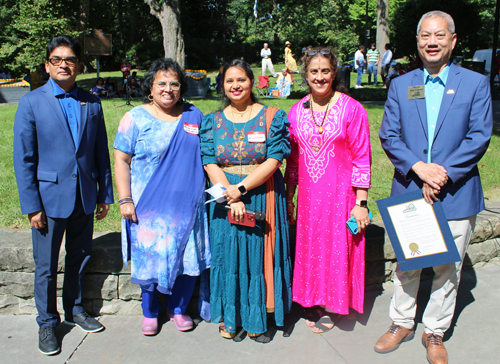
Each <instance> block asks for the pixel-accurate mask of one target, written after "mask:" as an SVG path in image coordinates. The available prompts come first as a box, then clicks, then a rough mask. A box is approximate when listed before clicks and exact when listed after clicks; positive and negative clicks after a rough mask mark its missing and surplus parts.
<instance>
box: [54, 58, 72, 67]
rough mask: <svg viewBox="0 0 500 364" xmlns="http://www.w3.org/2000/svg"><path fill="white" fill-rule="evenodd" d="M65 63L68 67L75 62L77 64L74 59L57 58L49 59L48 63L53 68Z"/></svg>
mask: <svg viewBox="0 0 500 364" xmlns="http://www.w3.org/2000/svg"><path fill="white" fill-rule="evenodd" d="M63 61H64V62H66V64H67V65H68V66H74V65H75V64H76V62H78V58H76V57H68V58H59V57H52V58H49V62H50V64H51V65H53V66H60V65H61V63H63Z"/></svg>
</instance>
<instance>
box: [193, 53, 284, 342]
mask: <svg viewBox="0 0 500 364" xmlns="http://www.w3.org/2000/svg"><path fill="white" fill-rule="evenodd" d="M222 79H223V91H224V93H223V103H224V108H223V109H222V110H220V111H218V112H216V113H212V114H209V115H206V116H205V117H204V118H203V121H202V124H201V128H200V137H201V151H202V161H203V165H204V168H205V171H206V172H207V174H208V177H209V179H210V182H211V183H212V184H213V185H215V184H217V183H220V184H221V185H222V186H224V187H225V188H226V190H225V196H226V200H227V204H228V205H229V206H230V209H231V211H230V214H231V217H232V218H233V219H235V220H236V221H242V220H243V218H244V214H245V212H246V210H253V211H263V212H265V213H266V219H265V221H257V223H256V226H255V227H248V226H243V225H240V224H232V223H230V222H229V220H228V212H227V211H225V210H223V209H220V208H216V207H215V203H212V204H211V206H210V216H209V225H210V228H209V232H210V242H211V243H210V245H211V253H212V265H211V272H210V313H211V317H212V322H215V323H218V324H220V325H219V331H220V333H221V335H222V337H224V338H233V337H234V336H235V335H236V329H237V328H238V327H242V328H243V329H244V330H246V331H247V332H248V334H249V336H250V337H257V336H259V335H260V334H262V333H264V332H266V331H267V321H268V319H270V320H271V322H272V321H274V323H275V324H276V325H277V326H283V324H284V315H285V314H286V313H289V312H290V308H291V264H290V251H289V249H290V248H289V239H288V222H287V219H286V205H285V187H284V182H283V176H282V174H281V171H280V170H279V167H280V165H281V163H282V161H283V159H285V158H287V157H288V155H289V154H290V143H289V141H288V119H287V116H286V113H285V112H284V111H283V110H278V109H274V108H268V107H267V106H264V105H261V104H259V103H257V102H256V100H255V96H254V95H253V93H252V88H253V84H254V75H253V72H252V70H251V69H250V66H249V65H248V63H246V62H245V61H242V60H234V61H232V62H230V63H229V64H227V65H226V66H225V67H224V70H223V73H222Z"/></svg>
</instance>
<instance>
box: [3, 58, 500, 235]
mask: <svg viewBox="0 0 500 364" xmlns="http://www.w3.org/2000/svg"><path fill="white" fill-rule="evenodd" d="M275 69H276V70H280V68H278V67H276V66H275ZM254 71H255V74H256V75H260V72H261V71H260V69H258V68H256V69H255V70H254ZM214 72H215V71H214ZM210 75H211V73H209V76H210ZM101 76H102V77H104V78H106V77H114V78H115V80H120V82H121V76H120V72H103V73H101ZM351 76H352V75H351ZM365 76H366V75H365ZM139 77H142V73H139ZM214 79H215V77H214ZM94 82H95V74H86V75H80V76H79V77H78V84H79V86H80V87H84V88H85V89H89V88H90V87H91V86H92V83H94ZM120 84H121V83H120ZM351 84H352V85H354V83H351ZM353 91H354V90H353ZM355 91H360V90H355ZM362 91H364V92H370V90H367V89H363V90H362ZM373 91H374V92H379V91H384V90H383V89H381V90H373ZM351 94H353V93H351ZM188 101H190V102H193V103H194V104H195V105H196V106H197V107H198V108H199V109H200V110H201V111H202V112H203V113H204V114H206V113H209V112H213V111H215V110H217V109H218V106H219V99H218V98H216V97H212V98H207V99H196V100H188ZM261 102H262V103H264V104H266V105H268V106H273V107H279V108H282V109H284V110H285V111H286V112H288V111H289V110H290V108H291V107H292V105H293V104H295V103H296V102H297V100H296V99H278V98H273V99H262V100H261ZM132 103H133V104H134V105H136V106H137V105H140V104H141V101H140V100H139V99H136V100H135V101H133V102H132ZM102 104H103V110H104V117H105V120H106V127H107V131H108V140H109V151H110V155H111V160H112V163H113V148H112V146H113V140H114V137H115V134H116V130H117V128H118V124H119V122H120V120H121V118H122V117H123V115H124V114H125V112H126V111H127V110H129V109H130V107H129V106H124V107H119V106H120V105H123V104H124V100H123V99H112V100H103V102H102ZM364 106H365V109H366V111H367V113H368V120H369V123H370V137H371V146H372V159H373V162H372V163H373V164H372V188H371V190H370V193H369V206H370V209H371V211H372V212H373V215H374V218H375V220H379V219H380V214H379V212H378V209H377V205H376V203H375V201H376V200H379V199H381V198H385V197H388V196H389V193H390V186H391V179H392V174H393V167H392V164H391V163H390V161H389V160H388V158H387V157H386V155H385V153H384V152H383V150H382V147H381V146H380V142H379V140H378V130H379V128H380V122H381V121H382V117H383V113H384V109H383V106H382V105H370V104H366V105H364ZM16 109H17V104H9V105H2V104H0V138H1V140H2V141H3V143H1V144H0V194H1V196H2V197H1V200H0V211H1V213H0V228H15V227H18V228H23V229H25V228H29V225H28V220H27V218H26V216H23V215H21V209H20V207H19V198H18V192H17V185H16V181H15V176H14V168H13V164H12V140H13V125H14V116H15V113H16ZM499 149H500V133H499V132H498V131H497V132H496V133H495V134H494V135H493V137H492V140H491V143H490V147H489V149H488V152H486V155H485V156H484V157H483V159H482V160H481V161H480V162H479V168H480V172H481V177H482V181H483V188H484V192H485V196H486V198H489V199H492V198H496V197H498V196H500V188H499V186H498V181H499V180H500V179H499V177H500V158H499V153H498V151H499ZM113 179H114V176H113ZM117 200H118V198H117V194H116V189H115V201H117ZM95 229H96V231H119V230H120V213H119V208H118V205H117V204H114V205H112V206H111V209H110V213H109V215H108V217H107V218H106V219H105V220H104V221H100V222H97V223H96V227H95Z"/></svg>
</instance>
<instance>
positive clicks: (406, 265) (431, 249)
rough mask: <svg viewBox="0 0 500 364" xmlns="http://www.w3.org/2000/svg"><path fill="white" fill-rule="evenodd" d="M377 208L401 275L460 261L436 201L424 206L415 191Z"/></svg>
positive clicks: (379, 201) (418, 192)
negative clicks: (409, 271)
mask: <svg viewBox="0 0 500 364" xmlns="http://www.w3.org/2000/svg"><path fill="white" fill-rule="evenodd" d="M377 205H378V208H379V210H380V214H381V215H382V219H383V220H384V225H385V229H386V231H387V234H388V235H389V239H390V240H391V244H392V247H393V249H394V252H395V253H396V258H397V260H398V263H399V266H400V267H401V270H402V271H407V270H414V269H421V268H427V267H434V266H437V265H442V264H448V263H454V262H459V261H460V260H461V258H460V255H459V254H458V250H457V247H456V245H455V240H454V239H453V235H452V233H451V230H450V227H449V225H448V221H447V220H446V216H445V214H444V211H443V207H442V206H441V202H440V201H438V202H434V203H433V204H432V205H431V204H428V203H427V202H425V200H424V197H423V196H422V191H420V190H419V191H413V192H409V193H405V194H402V195H398V196H393V197H389V198H385V199H383V200H378V201H377Z"/></svg>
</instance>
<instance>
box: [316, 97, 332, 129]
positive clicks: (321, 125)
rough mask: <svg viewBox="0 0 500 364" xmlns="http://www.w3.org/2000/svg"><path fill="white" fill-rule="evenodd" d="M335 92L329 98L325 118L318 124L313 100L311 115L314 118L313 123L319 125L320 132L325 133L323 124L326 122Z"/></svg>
mask: <svg viewBox="0 0 500 364" xmlns="http://www.w3.org/2000/svg"><path fill="white" fill-rule="evenodd" d="M334 94H335V92H334V93H333V94H332V95H331V96H330V100H328V104H327V105H326V111H325V114H324V115H323V120H322V121H321V124H319V125H318V123H316V119H315V118H314V110H313V102H312V101H313V100H311V116H312V120H313V123H314V125H315V126H316V127H318V133H320V134H323V124H324V123H325V120H326V115H327V114H328V109H329V108H330V102H332V99H333V95H334ZM311 99H312V95H311Z"/></svg>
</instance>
